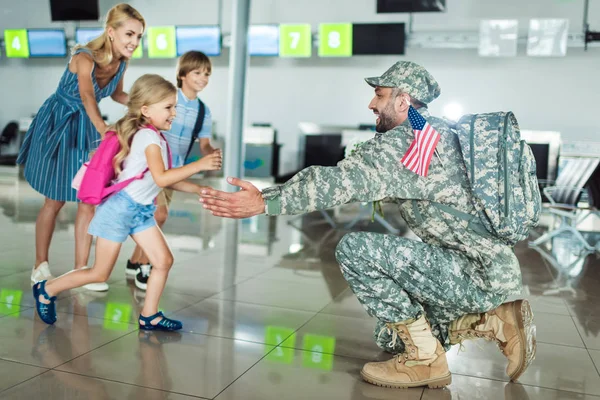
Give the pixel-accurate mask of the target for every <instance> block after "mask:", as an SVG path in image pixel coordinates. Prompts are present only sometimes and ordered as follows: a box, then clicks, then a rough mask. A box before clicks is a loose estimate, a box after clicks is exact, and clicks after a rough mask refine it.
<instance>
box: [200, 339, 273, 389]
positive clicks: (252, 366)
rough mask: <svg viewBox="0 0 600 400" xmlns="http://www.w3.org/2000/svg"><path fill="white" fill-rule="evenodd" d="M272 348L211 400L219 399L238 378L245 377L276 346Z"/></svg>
mask: <svg viewBox="0 0 600 400" xmlns="http://www.w3.org/2000/svg"><path fill="white" fill-rule="evenodd" d="M272 347H273V348H272V349H271V350H270V351H269V352H267V353H266V354H264V355H263V356H262V357H260V358H259V359H258V360H256V362H255V363H254V364H252V365H251V366H250V367H248V369H247V370H245V371H244V372H242V374H240V376H238V377H237V378H235V379H234V380H233V381H231V383H230V384H229V385H227V386H225V387H224V388H223V390H221V391H220V392H219V393H217V395H216V396H215V397H213V398H212V400H214V399H216V398H217V397H219V396H220V395H221V394H222V393H223V392H224V391H226V390H227V389H229V388H230V387H231V386H232V385H233V384H234V383H236V382H237V381H238V380H240V378H241V377H242V376H244V375H246V374H247V373H248V372H249V371H250V370H251V369H252V368H254V367H255V366H256V364H258V363H259V362H261V361H262V360H264V359H265V358H266V357H267V356H268V355H269V354H271V353H272V352H273V351H275V349H276V348H277V346H272Z"/></svg>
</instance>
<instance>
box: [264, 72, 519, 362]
mask: <svg viewBox="0 0 600 400" xmlns="http://www.w3.org/2000/svg"><path fill="white" fill-rule="evenodd" d="M367 82H368V83H369V84H371V85H372V86H387V87H400V88H401V89H402V90H403V91H405V92H407V93H408V94H410V95H411V97H412V98H415V99H418V100H420V101H422V102H423V103H429V102H430V101H432V100H433V99H435V98H436V97H437V96H438V95H439V93H440V89H439V86H438V84H437V82H436V81H435V80H434V79H433V77H432V76H431V75H430V74H429V73H428V72H427V71H426V70H425V69H424V68H422V67H420V66H418V65H416V64H413V63H410V62H399V63H397V64H395V65H394V66H393V67H392V68H390V70H388V71H387V72H386V73H385V74H384V75H383V76H382V77H381V78H368V79H367ZM418 111H419V113H421V115H423V116H424V118H425V119H426V120H427V121H428V122H429V123H430V124H431V125H432V126H433V127H435V129H436V130H437V131H438V132H439V133H440V135H441V139H440V141H439V143H438V145H437V152H438V154H439V158H438V157H436V156H434V157H433V158H432V161H431V164H430V167H429V174H428V176H426V177H422V176H418V175H417V174H415V173H413V172H411V171H409V170H408V169H407V168H406V167H404V165H402V164H401V163H400V160H401V158H402V157H403V155H404V154H405V153H406V151H407V150H408V147H409V146H410V144H411V143H412V141H413V139H414V133H413V131H412V128H411V126H410V124H409V123H408V121H406V122H405V123H403V124H402V125H400V126H398V127H396V128H394V129H392V130H390V131H388V132H385V133H383V134H380V133H378V134H376V136H375V137H374V138H373V139H372V140H369V141H367V142H365V143H364V144H363V145H362V146H360V147H359V148H358V149H357V151H355V152H354V154H352V155H351V156H349V157H347V158H346V159H344V160H343V161H341V162H340V163H338V165H337V166H336V167H321V166H312V167H308V168H306V169H304V170H302V171H300V172H299V173H298V174H296V175H295V176H294V177H293V178H291V179H290V180H289V181H288V182H286V183H285V184H283V185H281V186H275V187H270V188H268V189H265V190H264V191H263V197H264V199H265V202H266V207H267V213H268V214H269V215H278V214H302V213H307V212H311V211H314V210H321V209H328V208H332V207H336V206H339V205H342V204H346V203H351V202H372V201H378V200H384V201H386V202H394V203H397V204H398V206H399V208H400V213H401V215H402V217H403V218H404V220H405V221H406V223H407V224H408V226H409V227H410V228H411V230H412V231H413V232H414V233H415V234H416V235H417V236H418V237H419V238H420V239H421V240H422V242H419V241H414V240H409V239H406V238H401V237H397V236H392V235H382V234H377V233H371V232H356V233H349V234H347V235H346V236H344V238H343V239H342V240H341V242H340V243H339V245H338V247H337V249H336V257H337V259H338V262H339V263H340V265H341V269H342V272H343V274H344V276H345V278H346V279H347V281H348V283H349V285H350V287H351V288H352V290H353V291H354V293H355V294H356V296H357V297H358V299H359V300H360V302H361V303H362V304H363V306H364V307H365V308H366V310H367V312H368V313H369V314H370V315H371V316H374V317H377V318H378V320H379V326H378V328H377V329H376V331H375V338H376V341H377V343H378V345H379V346H380V347H382V348H384V349H385V350H387V351H390V352H394V353H396V352H402V351H403V348H402V346H403V345H402V343H401V341H398V342H400V343H399V344H396V346H395V348H391V347H390V345H391V343H390V342H391V338H390V336H389V334H388V333H387V332H386V331H385V329H384V324H385V323H395V322H399V321H405V320H409V319H412V318H418V317H419V316H420V315H421V314H423V313H424V314H425V315H426V317H427V319H428V320H429V322H430V323H431V326H432V331H433V333H434V335H435V336H436V337H437V338H438V339H439V340H440V342H441V343H442V345H444V347H445V348H446V349H448V348H449V346H450V343H449V339H448V326H449V323H450V322H451V321H452V320H455V319H457V318H458V317H460V316H462V315H464V314H467V313H478V312H485V311H489V310H491V309H494V308H496V307H497V306H499V305H500V304H501V303H503V302H504V301H505V299H506V297H507V296H508V295H509V294H512V293H517V292H519V291H520V288H521V273H520V268H519V263H518V261H517V258H516V256H515V254H514V252H513V250H512V247H511V246H508V245H506V244H504V243H503V242H501V241H500V240H498V239H495V238H494V237H491V236H490V235H485V234H479V233H477V232H475V231H473V230H472V229H468V228H467V222H466V221H465V220H463V219H460V218H458V217H456V216H454V215H452V214H449V213H447V212H445V211H443V210H441V209H440V207H438V206H437V205H438V204H442V205H446V206H449V207H452V208H453V209H456V210H458V211H461V212H463V213H467V214H471V215H475V214H476V211H475V208H474V206H473V204H472V198H471V196H472V195H471V191H470V187H469V182H468V178H467V171H466V168H465V165H464V162H463V160H462V158H461V153H460V148H459V143H458V139H457V136H456V135H455V134H454V133H453V132H452V131H451V130H450V128H449V126H448V124H447V123H446V122H445V121H444V120H442V119H439V118H434V117H431V116H430V115H429V112H428V110H427V108H420V109H419V110H418ZM440 159H441V160H440Z"/></svg>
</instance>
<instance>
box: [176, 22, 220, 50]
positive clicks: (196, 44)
mask: <svg viewBox="0 0 600 400" xmlns="http://www.w3.org/2000/svg"><path fill="white" fill-rule="evenodd" d="M175 37H176V40H177V55H178V56H181V55H183V54H184V53H185V52H188V51H191V50H196V51H201V52H203V53H204V54H206V55H207V56H218V55H220V54H221V29H220V28H219V27H218V26H177V27H175Z"/></svg>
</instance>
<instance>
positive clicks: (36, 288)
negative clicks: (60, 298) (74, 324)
mask: <svg viewBox="0 0 600 400" xmlns="http://www.w3.org/2000/svg"><path fill="white" fill-rule="evenodd" d="M46 282H47V281H41V282H39V283H36V284H35V285H33V298H34V299H35V309H36V310H37V313H38V315H39V316H40V319H41V320H42V321H44V322H45V323H47V324H49V325H52V324H53V323H55V322H56V305H55V304H54V301H55V300H56V296H53V297H50V296H48V293H46ZM40 295H42V296H44V298H45V299H46V300H49V301H50V304H44V303H42V302H41V301H40Z"/></svg>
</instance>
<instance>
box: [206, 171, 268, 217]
mask: <svg viewBox="0 0 600 400" xmlns="http://www.w3.org/2000/svg"><path fill="white" fill-rule="evenodd" d="M227 182H228V183H229V184H230V185H233V186H238V187H239V188H240V189H241V190H240V191H239V192H235V193H228V192H222V191H220V190H216V189H213V188H206V189H203V190H202V192H201V194H200V199H199V201H200V203H202V204H204V208H206V209H207V210H209V211H210V212H212V214H213V215H215V216H217V217H225V218H249V217H253V216H255V215H258V214H262V213H264V212H265V203H264V200H263V197H262V193H261V192H260V190H258V189H257V188H256V186H254V185H253V184H251V183H250V182H248V181H243V180H241V179H238V178H232V177H229V178H227Z"/></svg>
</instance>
